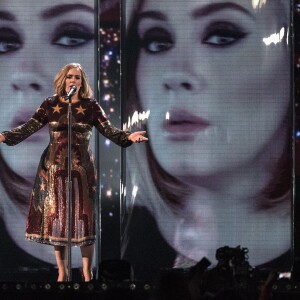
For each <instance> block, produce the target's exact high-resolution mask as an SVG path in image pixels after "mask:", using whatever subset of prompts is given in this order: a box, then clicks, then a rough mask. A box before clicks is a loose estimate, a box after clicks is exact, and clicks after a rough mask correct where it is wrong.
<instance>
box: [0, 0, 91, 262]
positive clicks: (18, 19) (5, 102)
mask: <svg viewBox="0 0 300 300" xmlns="http://www.w3.org/2000/svg"><path fill="white" fill-rule="evenodd" d="M94 34H95V30H94V0H82V1H76V2H75V3H74V1H71V0H52V1H46V2H45V1H39V0H27V1H25V2H24V4H23V2H22V1H19V0H2V1H1V3H0V68H1V75H0V76H1V93H0V105H1V118H0V132H1V131H3V130H9V129H11V128H14V127H16V126H18V125H20V124H22V123H24V122H25V121H27V120H28V119H29V118H30V117H31V116H32V115H33V113H34V112H35V110H36V109H37V108H38V107H39V105H40V104H41V103H42V101H43V99H44V98H46V97H48V96H51V95H53V93H54V90H53V80H54V77H55V75H56V74H57V72H58V71H59V70H60V69H61V68H62V67H63V66H64V65H66V64H67V63H71V62H76V63H80V64H81V65H82V66H83V67H84V68H85V70H87V75H88V78H89V80H90V81H93V77H94ZM46 127H47V126H46ZM46 127H45V128H44V129H42V130H40V131H39V132H38V133H36V134H34V135H33V136H32V137H30V138H28V139H27V140H25V141H24V142H22V143H21V144H19V145H17V146H15V147H13V148H10V147H7V146H2V147H1V154H2V155H3V157H4V159H5V161H6V162H7V163H8V165H9V166H10V168H12V169H13V170H14V171H15V172H16V173H18V174H20V175H22V176H23V177H25V178H26V179H28V180H29V181H31V182H33V179H34V177H35V175H36V170H37V165H38V162H39V159H40V156H41V153H42V151H43V149H44V148H45V146H46V144H47V143H48V141H49V134H48V132H47V131H48V129H47V128H46ZM28 199H29V195H28ZM1 200H2V202H3V203H4V202H5V203H6V204H5V205H7V206H6V208H4V210H3V218H4V221H5V223H6V225H7V229H8V230H9V232H10V235H11V236H12V237H13V239H14V240H15V242H16V243H17V244H18V245H19V246H20V247H21V248H23V249H26V251H27V252H29V253H31V254H32V255H33V256H37V257H39V258H41V259H44V260H46V261H49V260H51V259H52V256H51V255H49V253H47V252H43V251H47V250H46V248H45V247H44V246H43V245H42V246H41V247H38V245H33V244H32V243H28V242H27V241H25V239H24V230H25V220H26V219H25V218H26V216H24V215H21V216H20V218H19V216H18V214H20V211H19V210H18V208H16V207H9V205H11V203H10V202H8V201H6V200H5V199H1ZM12 213H13V214H14V216H13V217H14V222H11V220H12V216H11V214H12ZM16 219H18V220H19V222H15V220H16ZM51 250H52V249H51ZM51 252H52V251H51ZM53 262H54V261H53Z"/></svg>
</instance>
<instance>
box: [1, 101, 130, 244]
mask: <svg viewBox="0 0 300 300" xmlns="http://www.w3.org/2000/svg"><path fill="white" fill-rule="evenodd" d="M67 112H68V103H65V102H62V101H61V100H60V99H59V97H57V96H53V97H49V98H46V99H45V100H44V102H43V103H42V104H41V106H40V107H39V108H38V109H37V111H36V112H35V114H34V115H33V116H32V118H31V119H30V120H29V121H28V122H26V123H25V124H23V125H21V126H19V127H17V128H15V129H13V130H11V131H5V132H3V133H2V134H3V135H4V137H5V141H4V142H5V143H6V144H7V145H9V146H13V145H16V144H18V143H20V142H21V141H23V140H24V139H26V138H27V137H29V136H30V135H32V134H33V133H35V132H36V131H38V130H39V129H40V128H42V127H43V126H45V125H46V124H47V123H48V124H49V133H50V142H49V145H48V147H47V148H46V149H45V150H44V152H43V154H42V157H41V160H40V163H39V166H38V171H37V175H36V179H35V183H34V187H33V190H32V194H31V199H30V207H29V214H28V218H27V225H26V234H25V236H26V239H29V240H34V241H36V242H40V243H45V244H51V245H61V246H65V245H67V243H68V196H67V183H68V124H67ZM93 126H95V128H96V129H97V130H98V131H99V132H100V133H101V134H102V135H104V136H105V137H107V138H109V139H110V140H112V141H113V142H114V143H116V144H118V145H120V146H122V147H127V146H130V145H131V144H132V142H131V141H129V140H128V135H129V134H130V132H124V131H121V130H119V129H117V128H115V127H113V126H112V125H111V124H110V122H109V120H108V119H107V117H106V116H105V113H104V111H103V110H102V108H101V107H100V106H99V104H98V103H97V101H96V100H94V99H82V100H80V101H79V102H78V103H73V104H72V159H71V165H72V245H78V246H81V245H90V244H93V243H94V241H95V221H96V220H95V201H96V200H97V193H96V190H97V188H96V184H97V183H96V170H95V166H94V162H93V157H92V153H91V151H90V148H89V141H90V138H91V135H92V128H93Z"/></svg>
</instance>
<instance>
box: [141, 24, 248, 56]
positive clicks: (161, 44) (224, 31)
mask: <svg viewBox="0 0 300 300" xmlns="http://www.w3.org/2000/svg"><path fill="white" fill-rule="evenodd" d="M247 34H248V33H247V32H245V31H244V30H243V29H242V28H240V27H239V26H237V25H235V24H233V23H230V22H214V23H211V24H209V25H207V26H206V28H205V29H204V31H203V32H202V33H201V37H200V40H201V43H202V44H207V45H209V46H213V47H228V46H231V45H233V44H234V43H236V42H238V41H239V40H241V39H243V38H244V37H246V36H247ZM139 44H140V47H141V48H143V49H145V51H146V52H148V53H150V54H155V53H160V52H164V51H167V50H169V49H171V48H172V47H173V46H174V41H173V38H172V35H171V33H169V32H168V31H167V30H166V29H164V28H161V27H153V28H150V29H148V30H147V31H146V32H145V33H143V35H142V36H141V37H140V38H139Z"/></svg>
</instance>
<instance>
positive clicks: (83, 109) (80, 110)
mask: <svg viewBox="0 0 300 300" xmlns="http://www.w3.org/2000/svg"><path fill="white" fill-rule="evenodd" d="M75 109H76V110H77V115H79V114H83V115H85V113H84V111H85V110H86V108H83V107H82V106H81V105H80V106H79V107H75Z"/></svg>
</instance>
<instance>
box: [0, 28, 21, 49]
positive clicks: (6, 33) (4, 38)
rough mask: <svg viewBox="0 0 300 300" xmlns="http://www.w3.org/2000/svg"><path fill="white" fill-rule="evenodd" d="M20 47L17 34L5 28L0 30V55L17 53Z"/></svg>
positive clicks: (19, 39)
mask: <svg viewBox="0 0 300 300" xmlns="http://www.w3.org/2000/svg"><path fill="white" fill-rule="evenodd" d="M21 47H22V41H21V38H20V36H19V34H18V33H17V32H16V31H15V30H13V29H11V28H7V27H2V28H0V55H1V54H6V53H9V52H13V51H17V50H18V49H20V48H21Z"/></svg>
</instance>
